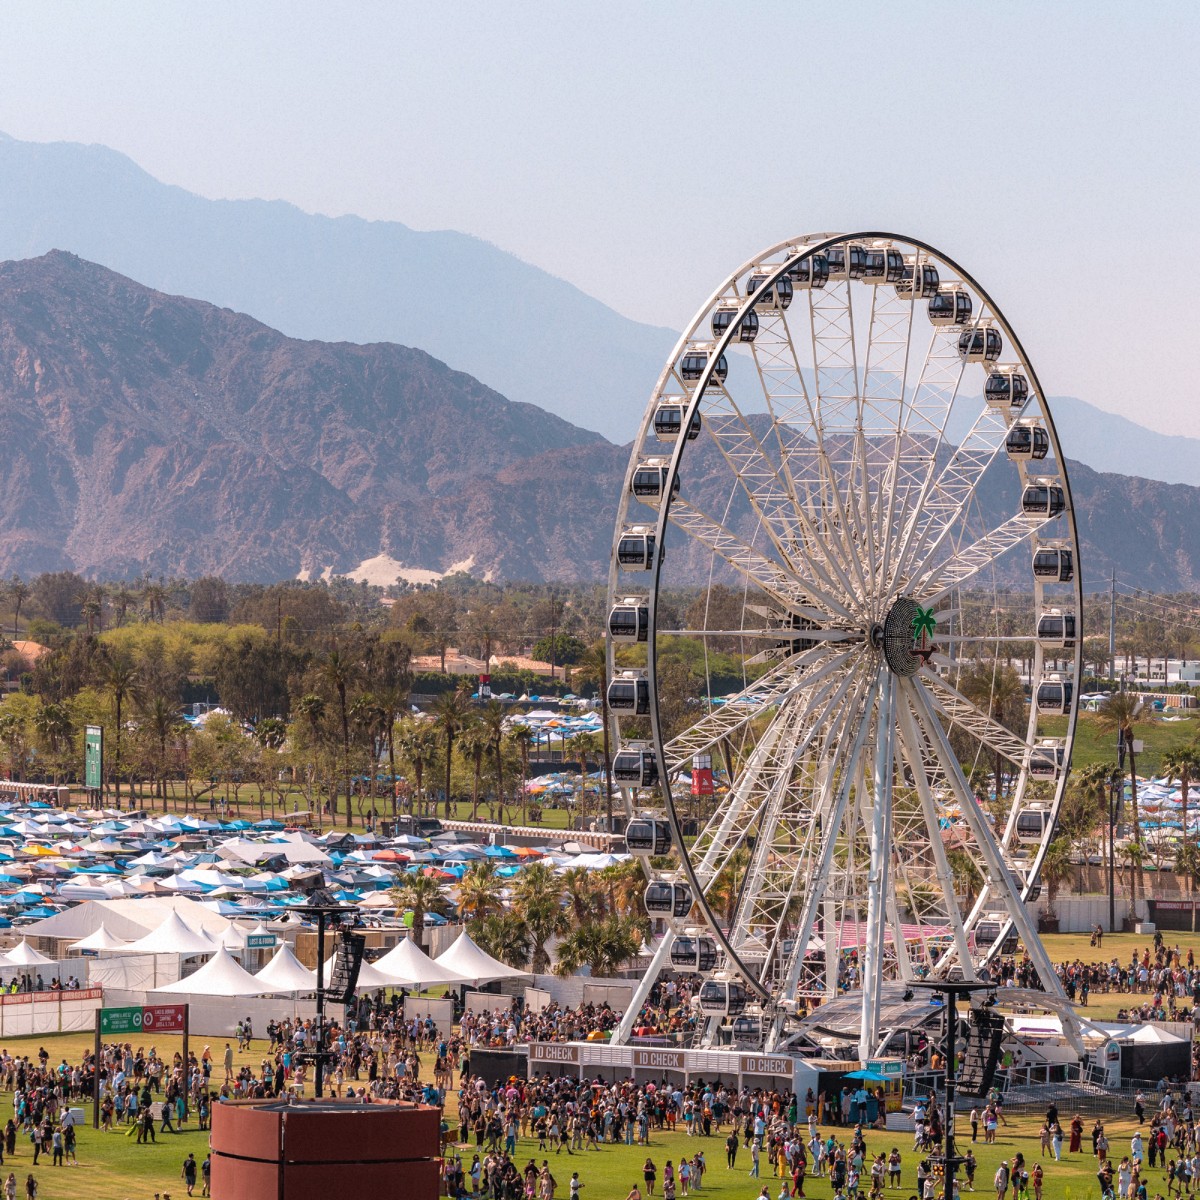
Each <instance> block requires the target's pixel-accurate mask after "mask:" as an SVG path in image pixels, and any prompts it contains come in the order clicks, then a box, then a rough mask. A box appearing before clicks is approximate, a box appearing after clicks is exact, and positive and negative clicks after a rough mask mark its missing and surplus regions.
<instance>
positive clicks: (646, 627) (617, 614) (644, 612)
mask: <svg viewBox="0 0 1200 1200" xmlns="http://www.w3.org/2000/svg"><path fill="white" fill-rule="evenodd" d="M608 636H609V637H611V638H612V640H613V641H614V642H622V643H636V642H644V641H647V640H648V639H649V637H650V606H649V605H648V604H647V603H646V601H645V600H643V599H642V598H641V597H639V596H627V597H626V598H625V599H624V600H622V601H620V602H619V603H618V604H614V605H613V606H612V608H611V609H610V610H609V613H608Z"/></svg>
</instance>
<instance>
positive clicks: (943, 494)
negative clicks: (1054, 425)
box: [894, 407, 1008, 586]
mask: <svg viewBox="0 0 1200 1200" xmlns="http://www.w3.org/2000/svg"><path fill="white" fill-rule="evenodd" d="M1007 434H1008V422H1007V421H1006V420H1005V417H1004V415H1003V414H1002V413H1000V412H998V411H997V410H996V409H994V408H991V407H985V408H984V410H983V411H982V412H981V413H980V414H979V416H978V417H977V418H976V420H975V424H974V425H972V427H971V430H970V432H969V433H968V434H967V436H966V437H965V438H964V439H963V441H962V443H961V444H960V445H959V447H958V448H957V449H956V450H955V451H954V453H953V454H952V455H951V457H950V460H949V462H947V463H946V465H945V467H943V469H942V471H941V472H940V474H939V475H938V477H937V479H936V481H935V482H934V483H933V484H932V486H931V487H929V488H928V490H927V491H925V493H924V494H923V495H922V497H921V500H920V502H919V503H918V504H916V505H914V507H913V510H912V516H911V518H910V520H909V522H908V528H907V529H906V531H905V533H904V536H903V539H902V542H901V546H900V551H899V554H898V556H897V558H896V563H895V575H894V578H895V580H896V582H897V585H898V586H900V585H902V583H903V581H905V580H908V579H913V578H916V577H918V576H920V575H922V574H924V573H925V572H926V571H928V570H930V569H931V568H932V567H933V565H934V564H935V563H936V561H937V559H938V557H939V555H940V553H941V551H942V546H943V544H944V542H945V540H946V538H947V537H948V536H949V535H950V533H951V532H952V531H953V530H954V529H955V528H957V527H958V526H959V524H960V522H961V521H962V519H963V517H964V515H965V513H966V511H967V507H968V506H969V505H970V503H971V502H972V500H973V499H974V498H975V494H976V490H977V488H978V487H979V482H980V480H981V479H982V478H983V474H984V472H985V471H986V470H987V469H988V467H989V466H991V464H992V462H993V461H994V460H995V458H996V455H997V454H998V453H999V452H1000V450H1001V449H1002V448H1003V446H1004V439H1005V437H1006V436H1007Z"/></svg>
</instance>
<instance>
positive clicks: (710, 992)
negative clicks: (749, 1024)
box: [700, 979, 746, 1017]
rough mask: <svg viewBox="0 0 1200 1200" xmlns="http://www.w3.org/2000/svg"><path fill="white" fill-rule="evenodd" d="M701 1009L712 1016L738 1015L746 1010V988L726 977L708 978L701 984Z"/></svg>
mask: <svg viewBox="0 0 1200 1200" xmlns="http://www.w3.org/2000/svg"><path fill="white" fill-rule="evenodd" d="M700 1011H701V1012H702V1013H707V1014H708V1015H709V1016H710V1017H736V1016H740V1015H741V1014H742V1013H744V1012H745V1011H746V989H745V987H744V986H743V985H742V984H740V983H734V982H732V981H730V980H726V979H706V980H705V981H704V982H703V983H702V984H701V985H700Z"/></svg>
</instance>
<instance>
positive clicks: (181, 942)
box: [125, 912, 217, 958]
mask: <svg viewBox="0 0 1200 1200" xmlns="http://www.w3.org/2000/svg"><path fill="white" fill-rule="evenodd" d="M216 948H217V943H216V942H214V941H213V939H212V938H210V937H209V936H208V934H207V933H205V932H204V931H203V930H200V931H197V930H195V929H193V928H192V927H191V926H190V925H189V924H188V923H187V922H186V921H185V920H184V919H183V918H182V917H181V916H180V915H179V914H178V913H177V912H171V913H169V914H168V915H167V916H166V917H165V918H164V919H163V921H162V923H161V924H160V925H159V926H158V928H157V929H152V930H151V931H150V932H149V933H148V934H146V936H145V937H140V938H138V940H137V941H136V942H130V943H129V945H128V946H126V947H125V952H126V953H127V954H180V955H182V956H183V957H184V958H190V957H191V956H192V955H194V954H211V953H212V952H213V951H214V950H215V949H216Z"/></svg>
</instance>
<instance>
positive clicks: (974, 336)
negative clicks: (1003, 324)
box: [958, 325, 1004, 363]
mask: <svg viewBox="0 0 1200 1200" xmlns="http://www.w3.org/2000/svg"><path fill="white" fill-rule="evenodd" d="M1003 351H1004V339H1003V338H1002V337H1001V336H1000V330H998V329H996V328H995V327H994V326H992V325H985V326H983V327H981V328H979V329H964V330H963V331H962V333H961V334H960V335H959V339H958V355H959V357H960V358H962V359H963V360H965V361H966V362H972V363H990V362H995V361H996V359H998V358H999V357H1000V355H1001V354H1002V353H1003Z"/></svg>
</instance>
